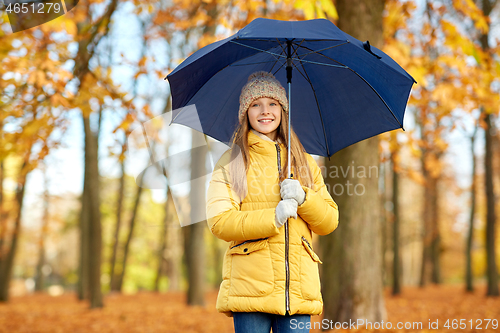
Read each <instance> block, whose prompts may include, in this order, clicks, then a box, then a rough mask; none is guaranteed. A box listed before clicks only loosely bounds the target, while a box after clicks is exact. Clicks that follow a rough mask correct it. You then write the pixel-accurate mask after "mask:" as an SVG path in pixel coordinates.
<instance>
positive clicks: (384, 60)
mask: <svg viewBox="0 0 500 333" xmlns="http://www.w3.org/2000/svg"><path fill="white" fill-rule="evenodd" d="M288 45H290V51H291V52H290V51H289V49H288ZM287 57H288V58H289V59H290V60H289V62H288V65H290V66H291V68H292V73H293V79H292V83H291V87H292V89H291V98H290V96H289V100H290V104H291V105H290V110H291V111H290V117H291V124H292V126H293V129H294V131H295V132H296V133H297V136H298V137H299V139H300V141H301V143H302V145H303V146H304V148H305V149H306V151H307V152H308V153H310V154H315V155H322V156H327V157H330V156H331V155H333V154H334V153H335V152H337V151H339V150H341V149H343V148H345V147H347V146H349V145H351V144H353V143H356V142H358V141H361V140H364V139H367V138H369V137H372V136H374V135H377V134H380V133H383V132H386V131H390V130H393V129H397V128H403V117H404V112H405V108H406V103H407V101H408V97H409V94H410V90H411V87H412V86H413V83H416V81H415V80H414V79H413V78H412V77H411V76H410V75H409V74H408V73H407V72H406V71H405V70H404V69H403V68H401V67H400V66H399V65H398V64H397V63H396V62H395V61H394V60H392V59H391V58H390V57H389V56H388V55H386V54H385V53H384V52H382V51H380V50H379V49H377V48H375V47H373V46H371V47H370V45H369V43H368V42H365V43H363V42H361V41H359V40H357V39H356V38H354V37H352V36H350V35H348V34H346V33H345V32H343V31H342V30H340V29H339V28H337V27H336V26H335V25H334V24H333V23H332V22H330V21H328V20H326V19H315V20H307V21H279V20H271V19H265V18H258V19H255V20H253V21H252V22H251V23H250V24H248V25H247V26H246V27H245V28H243V29H241V30H240V31H238V32H237V33H236V34H234V35H232V36H231V37H228V38H226V39H224V40H221V41H218V42H215V43H212V44H210V45H207V46H205V47H203V48H202V49H200V50H198V51H196V52H195V53H193V54H192V55H191V56H190V57H188V58H187V59H186V60H184V62H182V63H181V64H180V65H179V66H178V67H177V68H175V70H174V71H172V72H171V73H170V74H169V75H168V76H167V77H166V79H168V81H169V83H170V89H171V94H172V108H173V109H174V113H173V115H172V122H174V123H178V124H183V125H186V126H189V127H192V128H194V129H196V130H198V131H201V132H203V133H205V134H207V135H209V136H211V137H212V138H214V139H216V140H219V141H221V142H224V143H226V144H228V145H229V144H230V142H229V141H230V138H231V135H232V134H233V132H234V130H235V129H236V127H237V126H238V124H239V123H238V108H239V96H240V93H241V89H242V87H243V85H244V84H245V83H246V82H247V78H248V76H249V75H250V74H252V73H254V72H256V71H259V70H263V71H267V72H271V73H272V74H274V76H275V77H276V79H277V80H279V81H280V82H281V84H282V85H283V86H284V87H286V84H287V70H286V67H287ZM289 91H290V90H289ZM191 104H194V105H195V106H196V108H195V109H194V110H196V112H183V111H182V110H187V108H185V109H182V108H183V107H184V106H187V105H191ZM190 110H193V108H190ZM403 130H404V128H403Z"/></svg>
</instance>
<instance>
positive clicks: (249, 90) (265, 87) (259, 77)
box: [239, 71, 288, 124]
mask: <svg viewBox="0 0 500 333" xmlns="http://www.w3.org/2000/svg"><path fill="white" fill-rule="evenodd" d="M261 97H268V98H274V99H275V100H277V101H278V102H279V103H280V104H281V106H282V107H283V109H284V110H285V112H286V114H287V115H288V99H287V98H286V91H285V88H283V86H282V85H281V83H280V82H279V81H278V80H276V78H275V77H274V75H273V74H271V73H268V72H265V71H259V72H255V73H253V74H251V75H250V76H249V77H248V82H247V83H246V84H245V85H244V86H243V89H241V95H240V110H239V121H240V124H241V122H242V121H243V116H244V115H245V112H247V111H248V108H249V107H250V103H252V102H253V101H254V100H256V99H258V98H261Z"/></svg>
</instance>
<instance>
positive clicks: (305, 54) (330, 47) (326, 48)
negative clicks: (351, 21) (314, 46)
mask: <svg viewBox="0 0 500 333" xmlns="http://www.w3.org/2000/svg"><path fill="white" fill-rule="evenodd" d="M348 43H349V42H344V43H342V44H338V45H334V46H329V47H325V48H324V49H320V50H317V51H311V52H309V53H304V54H301V56H303V57H305V56H307V55H309V54H312V53H318V52H321V51H325V50H329V49H333V48H334V47H338V46H342V45H345V44H348ZM301 44H302V43H301ZM298 47H303V46H300V45H298ZM304 48H305V49H306V50H310V49H309V48H306V47H304Z"/></svg>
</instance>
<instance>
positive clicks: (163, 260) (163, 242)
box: [154, 186, 172, 292]
mask: <svg viewBox="0 0 500 333" xmlns="http://www.w3.org/2000/svg"><path fill="white" fill-rule="evenodd" d="M166 192H167V195H166V197H167V198H166V200H165V210H164V213H165V215H163V229H162V232H160V243H161V247H160V249H159V251H158V255H157V257H158V269H157V270H156V278H155V287H154V290H155V291H156V292H158V291H159V290H160V289H159V285H160V278H161V275H162V274H163V272H164V269H163V267H164V266H165V264H166V258H165V255H164V254H165V250H166V248H167V229H168V219H169V212H168V207H169V204H170V202H169V201H168V200H169V199H172V195H171V194H170V187H168V186H167V191H166Z"/></svg>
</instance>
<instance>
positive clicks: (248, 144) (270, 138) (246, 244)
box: [207, 71, 339, 333]
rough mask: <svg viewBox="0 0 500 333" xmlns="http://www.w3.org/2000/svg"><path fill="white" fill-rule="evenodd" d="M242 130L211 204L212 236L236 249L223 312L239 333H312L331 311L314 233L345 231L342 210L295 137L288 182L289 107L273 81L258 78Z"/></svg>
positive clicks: (227, 265)
mask: <svg viewBox="0 0 500 333" xmlns="http://www.w3.org/2000/svg"><path fill="white" fill-rule="evenodd" d="M239 123H240V125H239V126H238V128H237V129H236V131H235V132H234V134H233V137H232V142H233V143H232V147H231V149H229V150H228V151H226V152H225V153H224V154H223V155H222V156H221V158H220V159H219V161H218V162H217V164H216V166H215V169H214V172H213V174H212V179H211V181H210V185H209V189H208V197H207V217H208V218H207V222H208V225H209V228H210V231H211V232H212V233H213V234H214V235H215V236H216V237H218V238H220V239H223V240H225V241H227V242H229V246H228V249H227V251H226V253H225V256H224V261H223V269H222V270H223V281H222V283H221V286H220V289H219V295H218V298H217V305H216V308H217V310H218V311H219V312H222V313H225V314H226V315H228V316H232V317H233V320H234V328H235V332H236V333H245V332H252V333H269V332H270V330H271V328H272V329H273V332H297V333H298V332H309V329H308V327H309V325H310V316H311V315H319V314H321V313H322V310H323V299H322V296H321V288H320V279H319V272H318V263H321V260H320V259H319V257H318V256H317V254H316V253H315V251H314V249H313V247H312V232H314V233H316V234H318V235H327V234H329V233H331V232H332V231H334V230H335V229H336V228H337V226H338V216H339V215H338V214H339V212H338V207H337V204H336V203H335V202H334V201H333V199H332V197H331V196H330V194H329V193H328V191H327V189H326V186H325V184H324V180H323V176H322V175H321V171H320V169H319V167H318V165H317V163H316V161H315V160H314V159H313V158H312V157H311V155H309V154H308V153H306V152H305V150H304V148H303V146H302V144H301V143H300V141H299V139H298V137H297V136H296V135H295V132H294V131H293V129H291V133H290V134H291V142H290V149H291V159H292V160H291V168H292V175H293V177H294V179H292V178H288V179H287V178H286V175H287V174H288V170H287V169H288V160H287V159H288V153H287V147H288V141H287V140H288V100H287V97H286V93H285V89H284V88H283V86H282V85H281V84H280V82H279V81H278V80H276V78H275V77H274V76H273V75H272V74H270V73H267V72H263V71H261V72H256V73H254V74H252V75H250V77H249V78H248V82H247V83H246V84H245V86H244V87H243V89H242V91H241V95H240V108H239Z"/></svg>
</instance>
